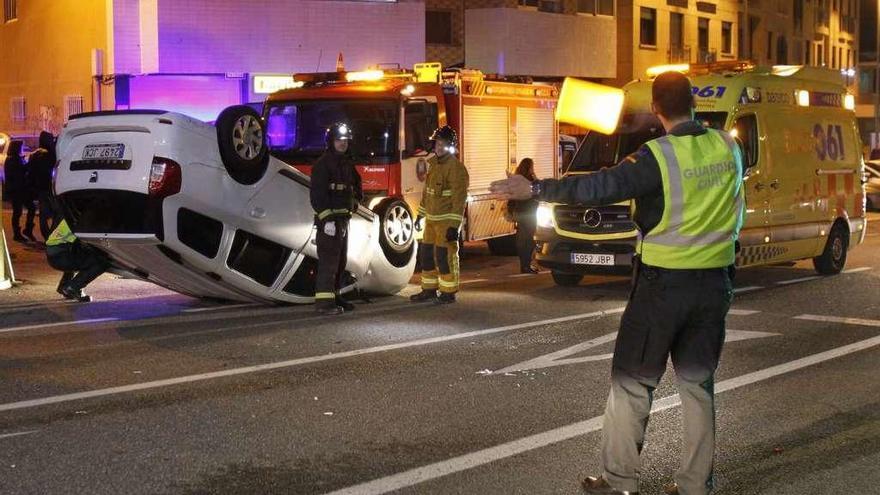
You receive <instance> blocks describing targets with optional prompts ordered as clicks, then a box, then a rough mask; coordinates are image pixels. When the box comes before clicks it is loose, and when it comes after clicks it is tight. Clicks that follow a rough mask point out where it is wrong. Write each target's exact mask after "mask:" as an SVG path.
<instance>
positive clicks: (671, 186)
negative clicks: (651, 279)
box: [640, 129, 745, 269]
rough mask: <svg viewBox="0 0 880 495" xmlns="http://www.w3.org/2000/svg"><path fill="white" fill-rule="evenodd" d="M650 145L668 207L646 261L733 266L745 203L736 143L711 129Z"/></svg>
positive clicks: (647, 242)
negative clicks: (657, 165)
mask: <svg viewBox="0 0 880 495" xmlns="http://www.w3.org/2000/svg"><path fill="white" fill-rule="evenodd" d="M647 146H648V148H649V149H650V150H651V152H652V154H653V155H654V157H655V158H656V159H657V163H658V164H659V165H660V172H661V174H662V176H663V199H664V205H663V216H662V217H661V219H660V223H659V224H658V225H657V226H656V227H654V228H653V229H651V231H650V232H648V233H647V234H645V236H644V238H643V239H642V243H641V247H640V250H641V256H642V261H643V262H644V263H645V264H647V265H652V266H659V267H662V268H669V269H701V268H721V267H725V266H729V265H732V264H733V262H734V247H735V242H736V240H737V237H738V235H739V230H740V228H741V227H742V222H743V207H744V205H745V199H744V194H743V181H742V170H743V169H742V167H743V165H742V156H741V153H740V150H739V147H738V146H737V144H736V142H735V141H734V140H733V138H732V137H730V135H729V134H727V133H725V132H719V131H716V130H714V129H708V132H706V133H704V134H701V135H698V136H664V137H662V138H659V139H655V140H653V141H650V142H648V143H647Z"/></svg>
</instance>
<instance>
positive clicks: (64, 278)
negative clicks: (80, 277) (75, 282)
mask: <svg viewBox="0 0 880 495" xmlns="http://www.w3.org/2000/svg"><path fill="white" fill-rule="evenodd" d="M73 275H74V273H73V272H64V275H61V280H59V281H58V287H56V288H55V291H56V292H58V293H59V294H61V295H62V296H63V295H64V292H63V291H62V289H64V286H65V285H67V283H68V282H70V279H72V278H73Z"/></svg>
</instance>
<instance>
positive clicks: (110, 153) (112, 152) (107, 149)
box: [82, 143, 125, 160]
mask: <svg viewBox="0 0 880 495" xmlns="http://www.w3.org/2000/svg"><path fill="white" fill-rule="evenodd" d="M123 156H125V145H124V144H122V143H114V144H90V145H87V146H86V147H85V149H84V150H83V154H82V159H83V160H122V157H123Z"/></svg>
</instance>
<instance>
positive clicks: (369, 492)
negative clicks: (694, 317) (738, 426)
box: [328, 336, 880, 495]
mask: <svg viewBox="0 0 880 495" xmlns="http://www.w3.org/2000/svg"><path fill="white" fill-rule="evenodd" d="M878 345H880V336H878V337H873V338H870V339H866V340H862V341H859V342H856V343H854V344H849V345H845V346H842V347H837V348H835V349H831V350H829V351H825V352H820V353H818V354H813V355H811V356H807V357H804V358H801V359H796V360H794V361H789V362H787V363H783V364H780V365H777V366H771V367H769V368H765V369H763V370H759V371H755V372H752V373H747V374H745V375H742V376H738V377H736V378H731V379H729V380H724V381H722V382H718V383H717V384H715V394H716V395H717V394H721V393H724V392H727V391H729V390H734V389H737V388H741V387H744V386H746V385H751V384H754V383H758V382H762V381H765V380H769V379H771V378H774V377H776V376H780V375H784V374H786V373H791V372H793V371H797V370H800V369H803V368H807V367H809V366H813V365H815V364H818V363H822V362H825V361H830V360H832V359H836V358H838V357H841V356H845V355H847V354H852V353H854V352H858V351H862V350H865V349H869V348H872V347H876V346H878ZM679 405H681V399H680V398H679V396H678V395H677V394H676V395H671V396H669V397H665V398H663V399H660V400H657V401H654V407H652V408H651V412H652V413H657V412H660V411H664V410H666V409H671V408H673V407H676V406H679ZM601 429H602V416H597V417H595V418H591V419H588V420H585V421H580V422H578V423H572V424H570V425H566V426H562V427H560V428H556V429H553V430H549V431H545V432H543V433H538V434H536V435H531V436H528V437H524V438H520V439H518V440H513V441H511V442H507V443H503V444H501V445H496V446H495V447H489V448H486V449H483V450H478V451H476V452H472V453H470V454H464V455H461V456H458V457H453V458H451V459H447V460H445V461H440V462H436V463H434V464H429V465H427V466H422V467H418V468H415V469H410V470H409V471H404V472H402V473H398V474H395V475H391V476H387V477H384V478H379V479H376V480H373V481H368V482H366V483H361V484H359V485H355V486H350V487H348V488H343V489H341V490H336V491H334V492H331V493H329V494H328V495H379V494H383V493H388V492H392V491H394V490H400V489H403V488H407V487H411V486H414V485H417V484H419V483H424V482H426V481H431V480H435V479H437V478H441V477H443V476H447V475H450V474H454V473H458V472H461V471H466V470H468V469H473V468H475V467H479V466H483V465H485V464H489V463H492V462H495V461H498V460H501V459H506V458H508V457H513V456H515V455H518V454H522V453H525V452H529V451H532V450H536V449H540V448H543V447H546V446H548V445H553V444H555V443H559V442H562V441H565V440H570V439H572V438H576V437H579V436H583V435H586V434H589V433H593V432H596V431H599V430H601Z"/></svg>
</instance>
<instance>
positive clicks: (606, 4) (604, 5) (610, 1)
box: [596, 0, 614, 15]
mask: <svg viewBox="0 0 880 495" xmlns="http://www.w3.org/2000/svg"><path fill="white" fill-rule="evenodd" d="M596 3H598V4H599V15H614V0H596Z"/></svg>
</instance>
